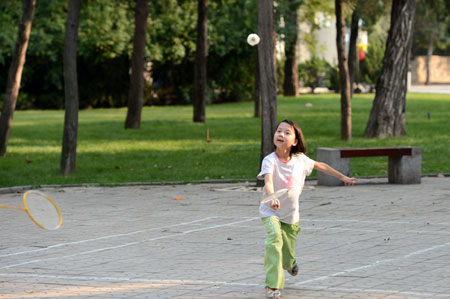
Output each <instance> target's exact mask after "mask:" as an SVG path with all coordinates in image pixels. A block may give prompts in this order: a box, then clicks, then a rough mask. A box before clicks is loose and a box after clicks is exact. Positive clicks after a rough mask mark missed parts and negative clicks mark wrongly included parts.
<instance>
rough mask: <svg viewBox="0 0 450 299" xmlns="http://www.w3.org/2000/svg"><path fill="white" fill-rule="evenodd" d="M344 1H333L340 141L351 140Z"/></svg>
mask: <svg viewBox="0 0 450 299" xmlns="http://www.w3.org/2000/svg"><path fill="white" fill-rule="evenodd" d="M343 2H344V0H336V1H335V10H336V46H337V54H338V63H339V82H340V85H341V86H340V87H341V139H342V140H347V141H350V140H352V108H351V96H350V75H349V72H348V61H347V55H346V53H345V17H344V14H343V13H342V6H343Z"/></svg>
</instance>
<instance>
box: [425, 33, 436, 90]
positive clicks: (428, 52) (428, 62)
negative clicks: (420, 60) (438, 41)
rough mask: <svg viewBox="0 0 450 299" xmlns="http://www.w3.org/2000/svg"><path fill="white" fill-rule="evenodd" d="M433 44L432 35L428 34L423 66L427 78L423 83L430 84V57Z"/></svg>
mask: <svg viewBox="0 0 450 299" xmlns="http://www.w3.org/2000/svg"><path fill="white" fill-rule="evenodd" d="M433 44H434V38H433V37H432V36H430V40H429V42H428V51H427V58H426V61H425V67H426V71H427V80H426V82H425V85H429V84H430V62H431V57H432V56H433Z"/></svg>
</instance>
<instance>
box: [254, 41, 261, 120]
mask: <svg viewBox="0 0 450 299" xmlns="http://www.w3.org/2000/svg"><path fill="white" fill-rule="evenodd" d="M253 100H254V102H255V114H254V116H255V117H261V87H260V74H259V55H258V50H257V51H256V67H255V90H254V92H253Z"/></svg>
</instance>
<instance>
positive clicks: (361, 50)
mask: <svg viewBox="0 0 450 299" xmlns="http://www.w3.org/2000/svg"><path fill="white" fill-rule="evenodd" d="M365 58H366V54H365V53H364V51H363V49H359V62H362V61H364V59H365Z"/></svg>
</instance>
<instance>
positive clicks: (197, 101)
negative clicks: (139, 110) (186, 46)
mask: <svg viewBox="0 0 450 299" xmlns="http://www.w3.org/2000/svg"><path fill="white" fill-rule="evenodd" d="M207 25H208V0H198V18H197V50H196V54H195V72H194V101H193V103H194V122H201V123H204V122H205V109H206V61H207V55H208V50H207V47H208V45H207V42H208V27H207Z"/></svg>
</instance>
